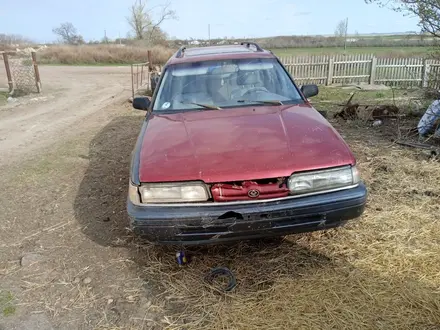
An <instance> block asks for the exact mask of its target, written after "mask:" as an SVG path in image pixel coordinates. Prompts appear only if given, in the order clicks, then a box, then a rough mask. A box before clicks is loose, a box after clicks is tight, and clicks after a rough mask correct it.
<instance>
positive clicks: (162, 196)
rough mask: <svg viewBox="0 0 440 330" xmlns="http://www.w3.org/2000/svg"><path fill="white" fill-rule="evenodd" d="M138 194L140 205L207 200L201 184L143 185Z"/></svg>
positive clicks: (206, 193)
mask: <svg viewBox="0 0 440 330" xmlns="http://www.w3.org/2000/svg"><path fill="white" fill-rule="evenodd" d="M139 192H140V195H141V201H142V203H179V202H181V203H182V202H202V201H207V200H208V198H209V195H208V191H207V190H206V185H205V184H204V183H203V182H170V183H143V184H141V186H140V187H139Z"/></svg>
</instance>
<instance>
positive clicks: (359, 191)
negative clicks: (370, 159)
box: [127, 184, 367, 245]
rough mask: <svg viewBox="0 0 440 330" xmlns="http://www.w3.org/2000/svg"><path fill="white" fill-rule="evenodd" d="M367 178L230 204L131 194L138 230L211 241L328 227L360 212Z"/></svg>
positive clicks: (174, 240) (177, 240) (154, 237)
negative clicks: (165, 201)
mask: <svg viewBox="0 0 440 330" xmlns="http://www.w3.org/2000/svg"><path fill="white" fill-rule="evenodd" d="M366 199H367V190H366V188H365V185H364V184H360V185H358V186H357V187H355V188H350V189H346V190H341V191H337V192H331V193H326V194H318V195H313V196H306V197H300V198H291V199H282V200H276V201H262V202H261V203H246V202H243V203H236V204H234V205H226V204H222V203H215V204H214V203H213V204H210V205H206V204H205V205H191V204H187V205H176V206H170V205H167V206H160V205H159V206H158V205H146V206H138V205H134V204H133V203H131V202H130V200H128V202H127V211H128V214H129V216H130V220H131V227H132V229H133V231H134V232H135V234H137V235H140V236H142V237H144V238H146V239H147V240H149V241H151V242H156V243H161V244H188V245H197V244H210V243H211V244H212V243H224V242H228V241H234V240H246V239H253V238H261V237H268V236H282V235H287V234H293V233H301V232H309V231H315V230H323V229H328V228H333V227H337V226H340V225H343V224H344V223H346V222H347V221H348V220H350V219H354V218H357V217H359V216H360V215H361V214H362V213H363V211H364V208H365V203H366Z"/></svg>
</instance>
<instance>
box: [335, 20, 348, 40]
mask: <svg viewBox="0 0 440 330" xmlns="http://www.w3.org/2000/svg"><path fill="white" fill-rule="evenodd" d="M346 34H347V21H346V20H345V19H343V20H340V21H339V23H338V25H336V28H335V36H336V37H338V38H343V37H345V35H346Z"/></svg>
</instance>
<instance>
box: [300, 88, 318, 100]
mask: <svg viewBox="0 0 440 330" xmlns="http://www.w3.org/2000/svg"><path fill="white" fill-rule="evenodd" d="M301 92H302V93H303V94H304V96H305V97H307V98H309V97H312V96H316V95H318V94H319V88H318V86H316V85H304V86H302V87H301Z"/></svg>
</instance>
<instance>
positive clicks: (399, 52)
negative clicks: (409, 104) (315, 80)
mask: <svg viewBox="0 0 440 330" xmlns="http://www.w3.org/2000/svg"><path fill="white" fill-rule="evenodd" d="M434 50H435V49H434V48H433V47H350V46H348V47H347V50H346V51H345V50H344V48H343V47H319V48H279V49H272V51H273V52H274V53H275V54H276V55H277V56H303V55H336V54H344V53H345V54H374V55H376V56H377V57H426V56H427V55H428V54H430V53H432V52H434Z"/></svg>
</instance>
